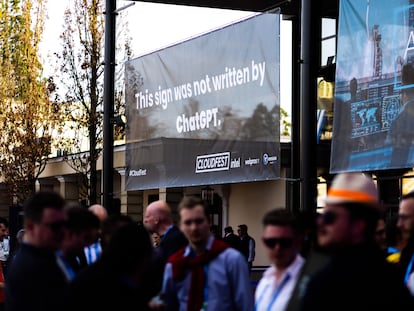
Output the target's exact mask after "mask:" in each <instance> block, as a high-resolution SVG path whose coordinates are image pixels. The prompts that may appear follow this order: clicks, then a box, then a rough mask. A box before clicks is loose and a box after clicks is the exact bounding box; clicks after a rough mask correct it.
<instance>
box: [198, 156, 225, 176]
mask: <svg viewBox="0 0 414 311" xmlns="http://www.w3.org/2000/svg"><path fill="white" fill-rule="evenodd" d="M229 168H230V152H222V153H214V154H207V155H200V156H197V158H196V167H195V172H196V174H199V173H207V172H217V171H228V170H229Z"/></svg>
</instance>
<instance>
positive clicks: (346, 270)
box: [287, 173, 414, 311]
mask: <svg viewBox="0 0 414 311" xmlns="http://www.w3.org/2000/svg"><path fill="white" fill-rule="evenodd" d="M325 203H326V205H325V208H324V211H323V213H322V214H321V216H320V217H319V218H318V221H317V242H318V247H319V248H320V252H315V253H314V254H312V255H311V257H310V258H309V259H308V261H307V262H306V264H305V267H304V271H303V273H302V276H301V278H300V280H299V282H298V283H297V287H296V289H295V293H294V295H293V298H292V300H291V301H290V304H289V307H288V309H287V310H318V311H323V310H336V311H338V310H413V308H414V298H413V297H412V296H411V295H410V293H409V291H408V289H407V287H406V286H405V285H404V283H403V282H402V280H401V279H400V278H399V277H398V274H397V273H396V272H395V270H394V268H393V267H392V266H391V264H389V263H388V262H386V260H385V259H384V256H383V255H382V252H381V250H380V248H379V247H378V245H377V244H376V243H375V229H376V224H377V220H378V218H379V216H380V212H381V205H380V202H379V199H378V191H377V188H376V185H375V183H374V182H373V180H372V179H371V178H370V177H368V176H366V175H364V174H361V173H341V174H338V175H337V176H335V178H334V180H333V182H332V185H331V187H330V189H329V191H328V194H327V197H326V201H325Z"/></svg>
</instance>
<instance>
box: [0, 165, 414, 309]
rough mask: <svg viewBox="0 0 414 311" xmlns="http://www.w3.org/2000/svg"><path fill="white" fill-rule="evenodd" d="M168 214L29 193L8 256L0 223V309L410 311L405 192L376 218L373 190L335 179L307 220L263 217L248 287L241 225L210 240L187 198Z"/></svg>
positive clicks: (347, 177) (413, 252)
mask: <svg viewBox="0 0 414 311" xmlns="http://www.w3.org/2000/svg"><path fill="white" fill-rule="evenodd" d="M177 212H178V217H179V220H178V222H177V223H174V221H173V216H172V211H171V208H170V206H169V205H168V203H167V202H165V201H163V200H158V201H155V202H152V203H150V204H149V205H148V206H147V207H146V209H145V215H144V219H143V223H137V222H135V221H133V220H132V218H131V217H129V216H127V215H123V214H114V215H108V214H107V212H106V209H105V208H104V207H103V206H102V205H98V204H96V205H93V206H91V207H90V208H89V209H85V208H83V207H80V206H73V204H68V203H67V202H65V200H64V199H63V198H62V197H61V196H60V195H59V194H57V193H54V192H38V193H36V194H34V196H33V197H32V198H31V199H30V200H28V202H26V204H25V206H24V228H23V229H22V230H21V231H19V239H20V241H21V243H20V245H19V248H18V250H16V251H14V252H13V254H9V248H8V246H7V241H6V240H8V239H7V236H8V232H7V231H8V222H7V220H6V219H2V218H0V245H1V249H0V261H1V264H0V311H1V310H7V311H21V310H29V309H30V310H32V311H48V310H63V311H64V310H75V309H76V310H85V311H86V310H88V311H90V310H104V311H105V310H167V311H168V310H180V311H186V310H188V311H192V310H194V311H200V310H203V311H206V310H209V311H221V310H223V311H228V310H245V311H250V310H255V311H284V310H288V311H307V310H322V311H323V310H351V309H354V310H414V267H413V266H414V192H413V193H408V194H407V195H405V196H404V197H403V198H402V199H401V202H400V205H399V210H398V215H397V216H398V217H397V218H396V219H389V218H385V217H384V215H385V214H384V210H383V206H382V205H381V202H380V200H379V195H378V190H377V187H376V185H375V183H374V181H373V180H372V179H371V178H370V177H368V176H367V175H364V174H362V173H341V174H338V175H337V176H336V177H335V178H334V180H333V182H332V184H331V186H330V188H329V190H328V194H327V197H326V199H325V202H324V208H323V210H322V212H321V214H317V213H316V211H315V213H314V214H312V217H313V218H312V221H309V218H307V221H304V217H303V215H301V214H297V213H295V212H292V211H290V210H288V209H281V208H279V209H274V210H270V211H268V212H267V213H266V214H265V215H264V216H263V218H262V226H263V231H262V236H261V243H263V245H264V247H265V250H266V254H267V257H268V259H269V262H270V263H271V264H270V265H269V267H268V268H267V269H266V270H265V271H264V273H263V275H262V277H261V278H260V280H259V282H258V284H257V287H254V288H253V287H252V285H251V269H252V264H253V261H254V257H255V246H256V241H255V239H254V238H253V237H251V236H250V235H249V234H248V227H247V225H245V224H241V225H239V226H238V229H237V233H238V234H237V235H236V234H235V233H234V231H233V228H232V227H230V226H227V227H226V228H224V236H221V235H220V234H219V233H218V232H217V228H215V227H214V226H212V224H211V223H210V217H209V214H208V211H207V207H206V206H205V203H204V202H203V201H202V200H201V199H200V198H198V197H194V196H185V197H183V198H182V200H181V202H180V203H179V205H178V208H177ZM308 216H309V215H308ZM391 229H392V231H391ZM391 235H392V236H391ZM391 238H392V242H391Z"/></svg>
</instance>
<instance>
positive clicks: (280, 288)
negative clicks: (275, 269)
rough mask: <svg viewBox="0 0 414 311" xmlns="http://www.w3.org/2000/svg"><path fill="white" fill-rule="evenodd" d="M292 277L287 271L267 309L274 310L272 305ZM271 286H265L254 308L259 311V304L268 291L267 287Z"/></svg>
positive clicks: (268, 310)
mask: <svg viewBox="0 0 414 311" xmlns="http://www.w3.org/2000/svg"><path fill="white" fill-rule="evenodd" d="M289 279H290V274H289V273H286V275H285V277H284V278H283V280H282V282H280V284H279V286H278V287H277V288H276V290H275V292H274V293H273V296H272V299H271V300H270V303H269V305H268V306H267V309H266V311H270V310H272V306H273V304H274V303H275V301H276V299H277V297H278V296H279V294H280V292H281V291H282V289H283V287H284V286H285V285H286V283H287V282H288V281H289ZM268 288H269V285H267V286H266V287H265V289H264V290H263V293H262V294H261V295H260V297H259V299H258V300H257V302H256V304H255V305H254V310H255V311H258V309H257V308H258V306H259V304H260V303H261V302H262V300H263V298H264V297H263V296H264V294H265V293H266V292H267V289H268Z"/></svg>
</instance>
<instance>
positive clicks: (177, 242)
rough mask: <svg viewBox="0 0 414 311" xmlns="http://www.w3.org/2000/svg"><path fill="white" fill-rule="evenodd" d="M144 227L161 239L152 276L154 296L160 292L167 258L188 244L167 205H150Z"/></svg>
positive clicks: (161, 203)
mask: <svg viewBox="0 0 414 311" xmlns="http://www.w3.org/2000/svg"><path fill="white" fill-rule="evenodd" d="M144 225H145V227H146V228H147V230H148V231H150V232H151V233H152V232H156V233H158V234H159V236H160V237H161V243H160V245H159V247H158V248H157V251H156V255H157V256H156V259H155V262H154V269H155V271H153V272H152V273H153V275H154V276H155V278H154V279H155V280H156V281H155V282H156V284H155V289H154V294H157V293H158V292H159V291H160V290H161V285H162V275H163V272H164V266H165V263H166V262H167V259H168V257H170V255H172V254H173V253H175V252H176V251H177V250H179V249H180V248H182V247H184V246H186V245H187V244H188V241H187V239H186V238H185V236H184V234H183V233H182V232H181V231H180V229H178V227H177V226H176V225H174V223H173V219H172V213H171V208H170V207H169V205H168V203H167V202H165V201H163V200H158V201H155V202H152V203H150V204H149V205H148V206H147V208H146V210H145V216H144Z"/></svg>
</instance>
